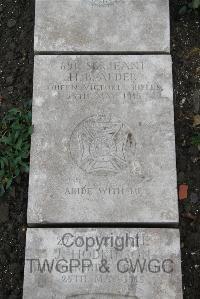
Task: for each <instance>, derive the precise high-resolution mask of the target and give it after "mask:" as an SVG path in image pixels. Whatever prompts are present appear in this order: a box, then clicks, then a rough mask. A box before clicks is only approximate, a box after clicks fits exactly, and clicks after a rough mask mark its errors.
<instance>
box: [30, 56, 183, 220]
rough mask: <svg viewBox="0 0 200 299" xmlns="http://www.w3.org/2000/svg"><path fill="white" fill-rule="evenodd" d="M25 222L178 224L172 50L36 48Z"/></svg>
mask: <svg viewBox="0 0 200 299" xmlns="http://www.w3.org/2000/svg"><path fill="white" fill-rule="evenodd" d="M33 125H34V133H33V135H32V146H31V170H30V181H29V182H30V186H29V203H28V223H29V224H30V225H31V224H35V223H55V224H56V223H77V222H83V223H86V222H87V223H89V222H104V223H105V222H121V223H124V222H132V223H178V208H177V190H176V165H175V145H174V114H173V92H172V70H171V58H170V56H167V55H165V56H145V55H141V56H127V55H124V56H118V55H114V56H95V55H94V56H91V55H90V56H86V55H83V56H62V55H59V56H36V57H35V71H34V95H33Z"/></svg>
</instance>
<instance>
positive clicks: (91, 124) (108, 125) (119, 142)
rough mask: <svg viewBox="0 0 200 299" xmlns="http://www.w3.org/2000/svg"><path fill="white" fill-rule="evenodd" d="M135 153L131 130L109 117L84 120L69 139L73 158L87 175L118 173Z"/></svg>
mask: <svg viewBox="0 0 200 299" xmlns="http://www.w3.org/2000/svg"><path fill="white" fill-rule="evenodd" d="M134 150H135V140H134V138H133V134H132V132H131V130H130V128H129V127H128V126H127V125H126V124H124V123H123V122H121V120H119V119H118V118H116V117H115V116H113V115H111V114H109V115H105V114H101V115H94V116H91V117H89V118H87V119H85V120H83V121H82V122H81V123H79V124H78V125H77V127H76V128H75V129H74V131H73V132H72V135H71V139H70V152H71V156H72V159H73V160H74V161H75V162H76V164H77V165H78V166H79V167H80V168H81V169H82V170H84V171H86V172H87V173H93V174H99V175H107V174H115V173H118V172H120V171H122V170H123V169H125V168H126V167H127V166H128V165H129V163H130V161H131V160H132V159H133V155H134Z"/></svg>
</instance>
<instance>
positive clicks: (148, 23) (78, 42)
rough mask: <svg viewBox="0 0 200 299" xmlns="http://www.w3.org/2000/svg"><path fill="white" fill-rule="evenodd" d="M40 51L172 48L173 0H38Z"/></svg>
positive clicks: (37, 34) (36, 16) (159, 49)
mask: <svg viewBox="0 0 200 299" xmlns="http://www.w3.org/2000/svg"><path fill="white" fill-rule="evenodd" d="M35 51H36V52H52V51H53V52H61V51H63V52H93V51H94V52H106V51H111V52H156V53H158V52H168V53H169V51H170V29H169V0H148V1H147V0H36V13H35Z"/></svg>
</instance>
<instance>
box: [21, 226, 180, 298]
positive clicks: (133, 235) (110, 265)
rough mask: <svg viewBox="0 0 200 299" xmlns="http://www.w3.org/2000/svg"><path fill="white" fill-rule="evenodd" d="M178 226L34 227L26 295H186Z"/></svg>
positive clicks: (29, 245) (30, 231) (28, 245)
mask: <svg viewBox="0 0 200 299" xmlns="http://www.w3.org/2000/svg"><path fill="white" fill-rule="evenodd" d="M179 242H180V239H179V231H178V230H175V229H159V228H153V229H147V228H146V229H141V228H126V229H125V228H74V229H69V228H68V229H66V228H48V229H47V228H40V229H39V228H33V229H28V231H27V243H26V261H25V274H24V296H23V298H24V299H32V298H37V299H44V298H49V299H50V298H51V299H72V298H77V299H125V298H132V299H149V298H154V299H161V298H162V299H174V298H176V299H182V291H181V260H180V245H179Z"/></svg>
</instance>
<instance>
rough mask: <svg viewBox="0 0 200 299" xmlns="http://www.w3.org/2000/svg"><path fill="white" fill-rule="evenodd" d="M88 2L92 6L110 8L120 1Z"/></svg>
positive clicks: (102, 0) (90, 0) (95, 0)
mask: <svg viewBox="0 0 200 299" xmlns="http://www.w3.org/2000/svg"><path fill="white" fill-rule="evenodd" d="M89 2H90V3H91V4H92V5H94V6H110V5H113V4H116V3H119V2H121V0H89Z"/></svg>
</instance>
